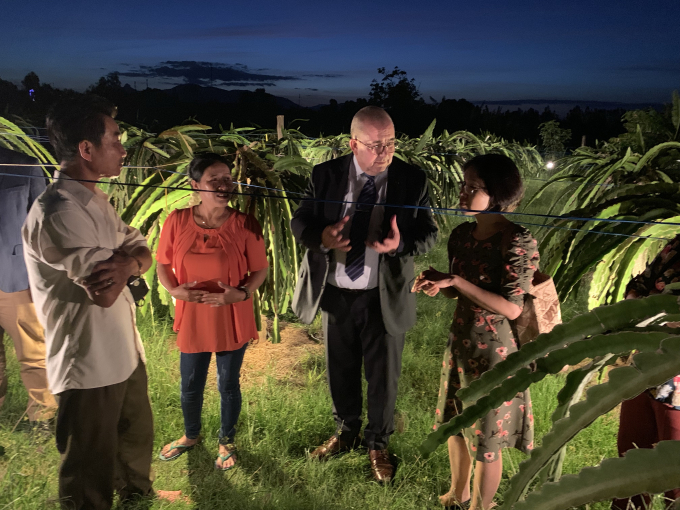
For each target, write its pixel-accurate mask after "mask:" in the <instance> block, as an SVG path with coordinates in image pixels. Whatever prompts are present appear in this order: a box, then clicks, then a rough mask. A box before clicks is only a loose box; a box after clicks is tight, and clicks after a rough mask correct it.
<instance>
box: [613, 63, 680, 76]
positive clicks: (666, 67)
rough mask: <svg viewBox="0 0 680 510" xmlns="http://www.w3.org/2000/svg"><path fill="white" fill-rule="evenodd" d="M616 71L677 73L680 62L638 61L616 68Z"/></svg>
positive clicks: (679, 69) (679, 70) (679, 68)
mask: <svg viewBox="0 0 680 510" xmlns="http://www.w3.org/2000/svg"><path fill="white" fill-rule="evenodd" d="M616 70H617V71H623V72H633V73H662V74H673V75H677V74H678V73H680V62H672V61H666V62H644V63H643V62H640V63H637V64H630V65H626V66H620V67H617V68H616Z"/></svg>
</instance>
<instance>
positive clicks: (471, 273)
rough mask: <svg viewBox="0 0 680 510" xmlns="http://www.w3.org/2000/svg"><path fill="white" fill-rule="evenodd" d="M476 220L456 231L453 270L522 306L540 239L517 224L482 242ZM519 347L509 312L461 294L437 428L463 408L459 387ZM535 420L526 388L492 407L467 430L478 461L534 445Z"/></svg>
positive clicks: (452, 238)
mask: <svg viewBox="0 0 680 510" xmlns="http://www.w3.org/2000/svg"><path fill="white" fill-rule="evenodd" d="M475 225H476V223H475V222H471V223H464V224H462V225H459V226H458V227H456V228H455V229H454V230H453V232H451V236H450V237H449V243H448V252H449V264H450V267H449V271H450V272H451V273H452V274H456V275H459V276H461V277H463V278H465V279H466V280H467V281H469V282H470V283H473V284H474V285H477V286H479V287H481V288H482V289H484V290H487V291H489V292H493V293H496V294H500V295H501V296H503V297H504V298H506V299H507V300H508V301H510V302H511V303H514V304H516V305H518V306H523V305H524V297H525V294H526V293H527V292H528V291H529V289H530V286H531V281H532V279H533V275H534V272H535V271H536V270H537V266H538V259H539V255H538V250H537V243H536V240H535V239H534V238H533V237H532V235H531V234H530V233H529V231H528V230H526V229H525V228H523V227H520V226H518V225H514V224H513V225H512V226H511V228H512V231H511V235H510V236H508V235H507V234H504V233H503V232H498V233H496V234H494V235H493V236H491V237H490V238H488V239H484V240H482V241H478V240H477V239H475V238H474V237H473V235H472V231H473V229H474V227H475ZM504 236H505V237H506V238H509V240H510V241H509V243H507V244H508V245H507V246H503V244H504V243H505V242H506V241H504ZM516 350H517V343H516V342H515V337H514V335H513V332H512V328H511V325H510V321H509V320H508V319H507V318H506V317H505V316H503V315H500V314H496V313H492V312H490V311H489V310H485V309H483V308H481V307H479V306H478V305H476V304H475V303H473V302H472V301H470V300H469V299H467V298H466V297H463V296H460V297H459V298H458V306H457V307H456V311H455V313H454V316H453V323H452V325H451V330H450V333H449V341H448V344H447V346H446V351H445V352H444V361H443V363H442V371H441V383H440V389H439V398H438V400H437V409H436V411H435V425H434V429H435V430H436V429H437V428H438V427H439V426H440V425H442V424H443V423H446V422H448V421H449V420H451V418H453V417H454V416H456V415H457V414H458V413H459V412H460V411H461V410H462V408H463V407H462V403H461V401H460V400H459V399H458V398H457V397H456V391H457V390H458V388H461V387H465V386H468V385H469V384H470V381H472V380H474V379H477V378H478V377H479V376H480V375H481V374H482V373H483V372H485V371H487V370H489V369H491V368H492V367H494V366H495V365H496V364H498V363H499V362H501V361H502V360H504V359H505V358H506V357H507V356H508V355H509V354H511V353H513V352H515V351H516ZM533 424H534V416H533V413H532V408H531V397H530V395H529V390H527V391H524V392H522V393H518V394H517V395H516V396H515V398H513V399H512V400H510V401H508V402H505V403H504V404H503V405H502V406H501V407H499V408H498V409H494V410H492V411H490V412H489V413H488V414H487V415H486V416H485V417H484V418H482V419H481V420H478V421H477V422H476V423H475V424H473V426H472V427H471V428H470V429H468V430H466V431H465V435H466V436H467V437H468V439H469V445H470V448H471V450H472V454H473V455H474V456H475V458H476V459H477V460H478V461H481V462H493V461H495V460H497V459H498V456H499V454H500V451H501V449H502V448H508V447H514V448H517V449H519V450H521V451H524V452H527V451H528V450H531V449H533V447H534V440H533V436H534V428H533Z"/></svg>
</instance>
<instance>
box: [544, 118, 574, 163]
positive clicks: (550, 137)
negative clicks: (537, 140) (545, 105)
mask: <svg viewBox="0 0 680 510" xmlns="http://www.w3.org/2000/svg"><path fill="white" fill-rule="evenodd" d="M538 134H539V136H540V137H541V145H542V146H543V150H544V151H545V156H546V158H545V159H547V160H550V161H554V160H555V159H557V158H560V157H563V156H564V152H565V147H564V144H565V142H568V141H569V140H570V139H571V129H562V128H560V123H559V122H557V121H556V120H551V121H548V122H544V123H543V124H540V125H539V126H538Z"/></svg>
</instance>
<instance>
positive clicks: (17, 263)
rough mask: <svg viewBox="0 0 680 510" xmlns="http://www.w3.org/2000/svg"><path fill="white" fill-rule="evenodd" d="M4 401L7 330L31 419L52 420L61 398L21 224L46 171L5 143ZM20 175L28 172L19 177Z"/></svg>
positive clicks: (0, 211)
mask: <svg viewBox="0 0 680 510" xmlns="http://www.w3.org/2000/svg"><path fill="white" fill-rule="evenodd" d="M0 163H3V164H11V165H16V166H0V406H2V404H3V401H4V400H5V396H6V394H7V377H6V374H5V363H6V362H5V349H4V347H3V345H2V336H3V333H4V332H5V331H6V332H7V333H8V334H9V336H10V337H11V338H12V341H13V342H14V351H15V352H16V355H17V360H18V361H19V365H20V367H21V368H20V373H21V380H22V381H23V383H24V386H25V387H26V391H27V392H28V406H27V408H26V415H27V417H28V419H29V421H30V422H31V423H36V424H37V423H39V422H43V423H46V420H49V419H50V418H52V417H53V416H54V413H55V412H56V408H57V403H56V402H55V400H54V397H53V396H52V394H51V393H50V390H49V389H48V386H47V373H46V371H45V337H44V334H43V328H42V326H41V325H40V323H39V322H38V317H37V316H36V313H35V307H34V306H33V302H32V301H31V293H30V291H29V290H28V275H27V273H26V264H25V263H24V252H23V243H22V241H21V226H22V225H23V224H24V220H25V219H26V215H27V214H28V210H29V209H30V208H31V206H32V205H33V202H34V201H35V199H36V198H38V195H40V194H41V193H42V192H43V191H45V173H44V172H43V169H42V168H40V167H39V166H24V165H35V164H37V163H38V160H37V159H35V158H31V157H29V156H26V155H25V154H21V153H19V152H15V151H11V150H9V149H5V148H2V147H0ZM7 174H15V175H21V176H22V177H13V176H12V175H7Z"/></svg>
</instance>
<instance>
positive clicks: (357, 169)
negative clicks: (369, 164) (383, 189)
mask: <svg viewBox="0 0 680 510" xmlns="http://www.w3.org/2000/svg"><path fill="white" fill-rule="evenodd" d="M352 162H353V163H354V179H356V180H358V179H359V178H360V177H361V176H362V175H363V174H366V172H364V171H363V170H362V169H361V167H360V166H359V162H358V161H357V157H356V156H352ZM389 170H390V167H389V166H388V167H387V168H385V171H384V172H380V173H379V174H378V175H376V176H375V179H374V181H375V183H376V185H377V184H378V183H380V182H381V181H382V180H383V179H386V178H387V172H388V171H389ZM366 175H368V174H366Z"/></svg>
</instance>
